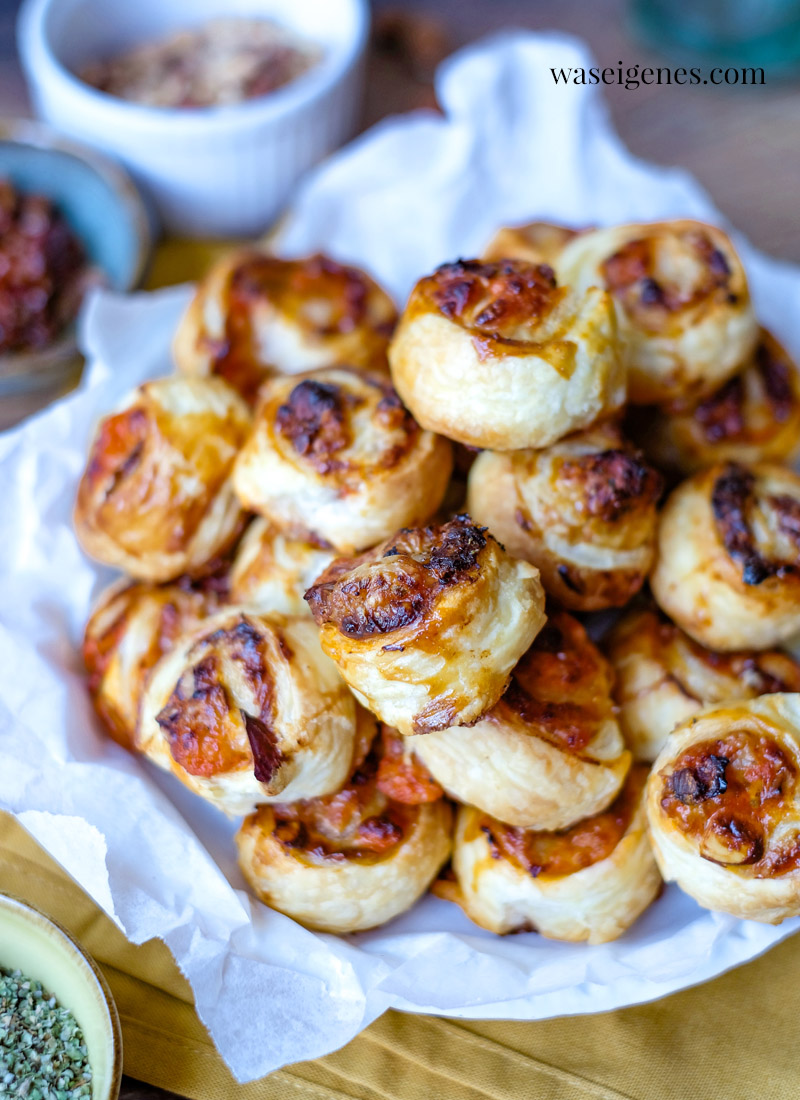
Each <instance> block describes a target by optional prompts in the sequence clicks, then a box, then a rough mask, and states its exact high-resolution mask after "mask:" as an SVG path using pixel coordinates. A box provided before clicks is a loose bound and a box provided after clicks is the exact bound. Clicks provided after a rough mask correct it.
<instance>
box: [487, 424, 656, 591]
mask: <svg viewBox="0 0 800 1100" xmlns="http://www.w3.org/2000/svg"><path fill="white" fill-rule="evenodd" d="M661 488H662V481H661V477H660V475H659V474H658V473H657V472H656V471H655V470H654V469H652V467H650V466H648V465H647V463H646V462H644V460H643V458H642V456H641V454H639V453H637V452H636V451H634V449H633V448H632V447H631V446H630V445H629V444H628V443H627V442H626V441H625V440H624V439H623V438H622V435H621V433H620V431H619V428H618V427H617V426H616V425H615V424H611V423H605V424H601V425H597V426H595V427H594V428H589V429H588V430H587V431H584V432H578V433H576V434H575V435H571V436H568V437H567V438H566V439H562V440H560V441H559V442H558V443H555V444H553V446H551V447H547V448H545V449H544V450H541V451H514V452H513V453H511V454H499V453H497V452H493V451H484V452H483V453H482V454H480V455H479V456H478V458H477V459H476V461H475V463H474V464H473V466H472V469H471V470H470V474H469V482H468V491H467V511H468V512H469V513H470V515H472V516H473V517H474V518H475V519H476V520H477V521H478V522H479V523H483V524H486V526H487V527H488V528H489V530H490V531H492V533H493V534H494V535H495V536H496V537H497V538H498V539H499V540H500V542H502V543H503V545H504V546H505V547H506V549H507V550H508V551H509V553H510V554H513V555H514V556H515V557H519V558H524V559H525V560H526V561H530V562H533V564H534V565H535V566H536V567H537V568H538V569H539V570H540V571H541V574H542V583H543V584H544V587H545V589H546V590H547V592H548V593H550V594H551V595H552V596H554V597H555V598H556V599H557V600H558V601H559V603H561V604H563V605H564V606H565V607H569V608H571V609H573V610H576V611H597V610H600V609H601V608H606V607H620V606H621V605H622V604H625V603H627V602H628V600H629V599H630V598H631V597H632V596H633V595H634V594H635V593H636V592H638V590H639V589H640V588H641V586H642V584H643V583H644V580H645V577H646V576H647V574H648V572H649V570H650V566H651V565H652V562H653V555H654V552H655V538H656V522H657V517H656V503H657V502H658V498H659V496H660V494H661Z"/></svg>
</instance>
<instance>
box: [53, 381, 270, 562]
mask: <svg viewBox="0 0 800 1100" xmlns="http://www.w3.org/2000/svg"><path fill="white" fill-rule="evenodd" d="M249 430H250V414H249V412H248V409H247V406H246V405H245V404H244V402H243V401H242V399H241V398H240V397H239V395H238V394H237V393H235V392H234V391H233V390H232V389H231V388H230V386H227V385H226V384H225V383H224V382H222V381H221V380H220V379H218V378H179V377H170V378H160V379H158V380H156V381H154V382H145V383H144V385H142V386H139V388H138V389H137V390H134V392H133V393H132V394H130V395H129V397H128V398H127V400H126V401H125V403H124V404H123V405H122V407H121V408H120V409H119V410H118V411H117V412H115V413H112V414H111V415H110V416H107V417H105V419H103V420H102V421H101V422H100V425H99V427H98V429H97V433H96V435H95V437H94V440H93V442H92V445H91V449H90V452H89V461H88V464H87V466H86V469H85V471H84V473H83V476H82V478H81V481H80V485H79V487H78V496H77V501H76V504H75V516H74V522H75V532H76V534H77V536H78V539H79V541H80V543H81V545H82V546H83V548H84V550H86V552H87V553H89V554H91V556H92V557H93V558H97V559H98V561H101V562H104V563H105V564H106V565H115V566H117V567H118V568H120V569H122V570H124V571H125V572H126V573H129V574H130V575H131V576H132V577H135V578H136V579H137V580H143V581H156V582H157V581H169V580H174V579H175V578H176V577H179V576H180V575H181V574H183V573H197V572H199V571H201V570H202V569H203V568H204V567H205V566H206V565H207V563H208V562H209V561H210V560H212V559H214V558H215V557H216V556H218V555H220V554H221V553H223V552H224V551H226V550H227V549H228V548H229V547H230V545H231V544H232V543H233V542H234V540H235V538H236V536H237V534H238V533H239V530H240V529H241V520H242V510H241V506H240V504H239V501H238V500H237V499H236V495H235V494H234V492H233V484H232V480H231V475H232V471H233V461H234V458H235V457H236V454H237V452H238V450H239V448H240V447H241V446H242V444H243V443H244V441H245V438H246V437H247V434H248V432H249Z"/></svg>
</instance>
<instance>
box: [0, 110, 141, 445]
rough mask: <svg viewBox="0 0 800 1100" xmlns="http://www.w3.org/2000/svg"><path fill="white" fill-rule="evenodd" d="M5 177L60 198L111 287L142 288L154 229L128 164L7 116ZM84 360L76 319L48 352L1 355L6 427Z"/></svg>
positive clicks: (67, 380) (2, 126)
mask: <svg viewBox="0 0 800 1100" xmlns="http://www.w3.org/2000/svg"><path fill="white" fill-rule="evenodd" d="M0 178H3V179H8V180H10V181H11V183H12V184H13V185H14V187H15V188H16V189H17V190H19V191H22V192H26V193H31V194H39V195H45V196H47V197H48V198H49V199H52V200H53V202H54V203H55V204H56V205H57V206H58V208H59V210H60V211H61V212H62V213H63V214H64V216H65V218H66V220H67V222H68V223H69V225H70V227H71V228H72V229H73V230H74V232H75V233H76V235H77V236H78V238H79V239H80V241H81V242H82V244H83V245H84V247H85V249H86V252H87V254H88V258H89V263H90V264H91V265H93V266H94V267H95V268H96V269H97V270H98V275H99V278H100V280H101V281H102V282H103V283H105V285H107V286H109V287H111V288H112V289H114V290H119V291H126V290H132V289H133V288H134V287H135V286H137V285H138V283H139V281H140V279H141V277H142V273H143V271H144V268H145V265H146V263H147V259H148V257H149V254H150V248H151V243H152V234H151V230H150V223H149V219H148V215H147V212H146V209H145V206H144V204H143V202H142V199H141V197H140V195H139V193H138V191H137V190H136V188H135V186H134V185H133V183H132V182H131V180H130V178H129V177H128V175H127V174H126V173H125V172H124V170H123V169H121V168H119V167H118V166H117V165H115V164H113V163H112V162H111V161H109V160H107V159H106V158H105V157H103V156H101V155H100V154H98V153H95V152H93V151H92V150H90V149H86V148H84V147H82V146H80V145H77V144H75V143H73V142H71V141H66V140H64V139H62V138H60V137H59V136H58V135H57V134H55V133H53V132H52V131H51V130H49V129H48V128H47V127H46V126H42V125H40V124H39V123H35V122H28V121H25V120H6V121H0ZM81 362H82V360H81V358H80V356H79V355H78V351H77V344H76V339H75V325H74V324H73V325H70V326H69V327H68V328H67V329H66V330H65V331H64V332H63V333H62V334H61V336H59V337H58V338H57V339H56V340H55V341H54V342H53V343H52V344H50V345H48V346H47V347H45V348H43V349H40V350H36V351H30V352H16V353H12V354H8V355H2V356H0V397H2V398H3V406H2V408H0V427H2V426H4V425H3V421H10V420H11V419H12V417H11V416H10V415H9V414H8V409H10V408H11V407H12V405H13V408H14V409H15V410H18V412H19V415H24V413H25V412H27V411H28V409H27V408H26V407H25V405H26V401H25V398H26V395H29V402H32V403H34V404H41V403H42V401H43V400H45V399H46V398H47V397H49V396H53V397H54V396H56V395H57V394H58V392H60V391H63V390H64V389H67V388H68V387H69V385H70V384H71V383H73V382H74V381H76V380H77V377H78V374H79V372H80V366H81ZM14 418H15V417H14Z"/></svg>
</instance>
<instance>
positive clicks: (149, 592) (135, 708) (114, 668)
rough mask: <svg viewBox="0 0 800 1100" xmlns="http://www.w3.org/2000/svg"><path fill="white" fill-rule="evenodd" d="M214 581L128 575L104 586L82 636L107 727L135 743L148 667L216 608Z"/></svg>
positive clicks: (96, 704) (93, 689) (91, 691)
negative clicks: (145, 580) (136, 579)
mask: <svg viewBox="0 0 800 1100" xmlns="http://www.w3.org/2000/svg"><path fill="white" fill-rule="evenodd" d="M218 604H219V592H218V590H217V588H216V587H215V586H214V585H213V584H208V585H204V584H192V583H190V582H178V583H175V584H162V585H154V584H141V583H133V584H132V583H131V582H130V581H129V580H127V579H126V578H124V579H122V580H120V581H117V582H116V583H115V584H112V585H111V586H110V587H109V588H107V589H106V590H105V592H103V593H102V594H101V596H100V598H99V600H98V602H97V604H96V605H95V608H94V610H93V612H92V615H91V618H90V619H89V622H88V623H87V624H86V632H85V634H84V638H83V661H84V664H85V665H86V671H87V673H88V686H89V694H90V695H91V697H92V702H93V703H94V707H95V710H96V711H97V713H98V715H99V716H100V718H101V720H102V722H103V725H104V726H105V728H106V730H107V731H108V733H110V734H111V736H112V737H113V738H114V740H115V741H118V742H119V744H120V745H122V746H123V747H124V748H126V749H132V748H133V747H134V736H135V733H136V723H137V720H138V717H139V704H140V702H141V698H142V692H143V691H144V685H145V683H146V681H147V677H148V675H149V673H150V670H151V669H152V668H153V667H154V665H155V664H156V663H157V662H158V660H159V659H160V658H161V657H162V656H163V655H164V654H165V653H167V652H169V650H170V649H171V648H172V647H173V645H174V644H175V642H176V640H177V639H178V637H180V635H181V634H184V633H185V632H186V631H187V630H190V629H192V628H193V627H195V626H197V624H198V623H199V622H200V621H201V620H202V619H203V618H205V617H206V616H207V615H209V614H211V612H212V611H214V610H216V609H217V607H218Z"/></svg>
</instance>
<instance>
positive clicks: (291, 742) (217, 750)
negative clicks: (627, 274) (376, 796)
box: [136, 607, 356, 814]
mask: <svg viewBox="0 0 800 1100" xmlns="http://www.w3.org/2000/svg"><path fill="white" fill-rule="evenodd" d="M355 736H356V713H355V701H354V700H353V698H352V696H351V695H350V692H349V691H348V690H347V688H346V687H345V685H344V684H343V682H342V680H341V677H340V676H339V674H338V673H337V671H336V667H335V666H334V665H333V663H332V662H331V661H329V660H328V658H327V657H326V656H325V654H324V653H323V652H322V650H321V649H320V647H319V640H318V637H317V630H316V627H315V626H314V624H313V623H312V622H311V621H310V620H309V619H307V618H305V619H299V618H287V617H286V616H284V615H279V614H277V613H274V614H270V615H256V614H255V613H251V612H247V611H243V610H242V609H240V608H235V607H233V608H229V609H227V610H224V611H221V612H219V614H217V615H213V616H211V617H210V618H208V619H206V620H204V622H203V623H202V624H201V625H200V627H199V628H198V629H196V630H193V631H190V632H189V633H187V634H184V635H183V636H182V637H181V638H179V639H178V641H177V643H176V645H175V647H174V648H173V649H172V650H171V651H170V652H169V653H167V654H166V655H165V656H164V657H162V659H161V660H160V661H159V663H158V664H157V665H156V667H155V668H154V669H153V671H152V672H151V674H150V678H149V680H148V682H147V686H146V688H145V692H144V697H143V699H142V706H141V712H140V718H139V728H138V731H137V736H136V747H137V748H138V750H139V751H140V752H143V753H144V754H145V755H146V756H147V757H149V759H150V760H152V761H153V762H154V763H155V764H157V765H158V766H159V767H161V768H164V769H165V770H166V771H170V772H172V773H173V774H174V775H176V776H177V777H178V778H179V779H180V780H181V782H182V783H184V784H185V785H186V786H187V787H189V789H190V790H193V791H194V792H195V793H196V794H199V795H200V796H201V797H202V798H205V799H207V800H208V801H209V802H212V803H214V805H216V806H217V807H218V808H219V809H221V810H224V811H225V812H226V813H228V814H240V813H248V812H249V811H250V810H252V809H253V807H254V806H256V805H258V804H259V803H262V802H269V801H275V800H276V799H278V798H282V799H295V798H314V797H316V796H317V795H324V794H330V793H331V792H332V791H335V790H337V789H338V788H339V787H340V786H341V785H342V783H343V782H344V781H345V779H346V778H347V775H348V774H349V771H350V766H351V761H352V758H353V752H354V741H355Z"/></svg>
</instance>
